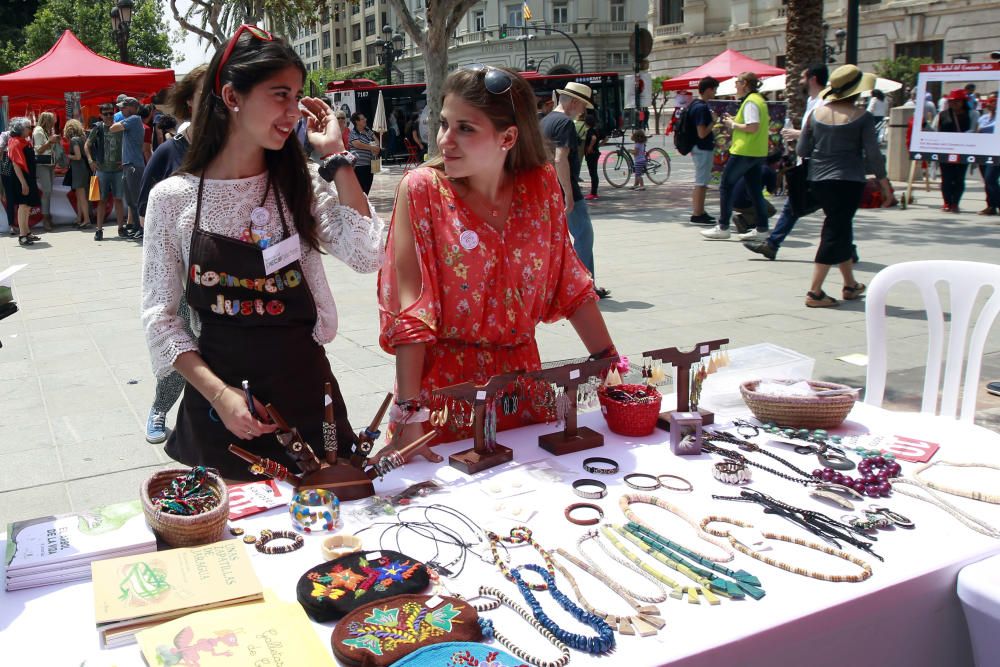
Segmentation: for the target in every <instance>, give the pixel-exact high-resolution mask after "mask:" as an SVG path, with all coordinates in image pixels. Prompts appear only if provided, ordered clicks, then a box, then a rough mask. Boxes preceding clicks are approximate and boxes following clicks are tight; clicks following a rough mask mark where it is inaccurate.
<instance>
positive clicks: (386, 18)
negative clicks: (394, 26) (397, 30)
mask: <svg viewBox="0 0 1000 667" xmlns="http://www.w3.org/2000/svg"><path fill="white" fill-rule="evenodd" d="M387 25H389V14H388V12H382V27H383V28H384V27H385V26H387Z"/></svg>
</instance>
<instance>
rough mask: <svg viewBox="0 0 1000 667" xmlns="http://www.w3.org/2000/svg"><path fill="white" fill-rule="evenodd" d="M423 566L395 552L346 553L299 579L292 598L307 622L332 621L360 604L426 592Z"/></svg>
mask: <svg viewBox="0 0 1000 667" xmlns="http://www.w3.org/2000/svg"><path fill="white" fill-rule="evenodd" d="M429 583H430V577H428V576H427V568H426V567H425V566H424V564H423V563H421V562H420V561H418V560H416V559H415V558H410V557H409V556H406V555H404V554H401V553H399V552H398V551H385V550H383V551H367V552H364V551H362V552H359V553H353V554H348V555H346V556H341V557H340V558H335V559H334V560H331V561H329V562H327V563H322V564H320V565H317V566H315V567H313V568H310V569H309V570H307V571H306V573H305V574H303V575H302V576H301V577H299V582H298V584H297V585H296V586H295V594H296V598H297V599H298V601H299V604H301V605H302V607H303V609H305V610H306V613H307V614H308V615H309V617H310V618H311V619H313V620H314V621H317V622H319V623H323V622H325V621H333V620H336V619H338V618H341V617H342V616H344V614H347V613H348V612H350V611H352V610H354V609H357V608H358V607H360V606H361V605H367V604H370V603H373V602H378V601H380V600H384V599H385V598H388V597H392V596H394V595H403V594H404V593H419V592H421V591H424V590H426V589H427V585H428V584H429Z"/></svg>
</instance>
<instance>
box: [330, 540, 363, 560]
mask: <svg viewBox="0 0 1000 667" xmlns="http://www.w3.org/2000/svg"><path fill="white" fill-rule="evenodd" d="M320 548H322V550H323V558H325V559H327V560H333V559H335V558H340V557H341V556H346V555H347V554H353V553H355V552H358V551H361V538H360V537H357V536H356V535H332V536H330V537H328V538H326V539H325V540H323V544H322V545H320Z"/></svg>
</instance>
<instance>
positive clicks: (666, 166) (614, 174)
mask: <svg viewBox="0 0 1000 667" xmlns="http://www.w3.org/2000/svg"><path fill="white" fill-rule="evenodd" d="M611 136H612V137H620V138H621V141H619V142H618V143H617V144H615V145H617V148H616V149H615V152H614V153H610V154H608V155H606V156H604V178H605V179H606V180H607V181H608V183H610V184H611V185H612V187H616V188H623V187H625V186H626V185H628V183H629V181H630V180H632V176H633V175H634V174H635V160H634V158H633V157H632V152H631V151H629V149H627V148H625V133H624V132H623V131H621V130H615V131H614V132H612V133H611ZM643 178H648V179H649V180H650V181H651V182H652V183H655V184H656V185H663V184H664V183H666V182H667V179H669V178H670V156H669V155H667V152H666V151H665V150H663V149H662V148H650V149H649V150H647V151H646V171H645V172H644V173H643Z"/></svg>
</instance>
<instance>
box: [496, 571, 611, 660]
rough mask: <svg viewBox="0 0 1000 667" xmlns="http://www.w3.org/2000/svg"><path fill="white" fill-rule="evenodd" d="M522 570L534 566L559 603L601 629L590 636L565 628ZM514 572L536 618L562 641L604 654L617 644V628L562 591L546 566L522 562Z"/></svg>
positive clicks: (581, 619)
mask: <svg viewBox="0 0 1000 667" xmlns="http://www.w3.org/2000/svg"><path fill="white" fill-rule="evenodd" d="M521 570H531V571H532V572H535V573H536V574H539V575H541V577H542V579H543V580H544V581H545V588H544V589H543V590H547V591H548V592H549V594H550V595H551V596H552V597H553V599H555V601H556V602H558V603H559V606H560V607H562V608H563V609H565V610H566V611H568V612H569V613H570V614H571V615H572V616H573V617H574V618H576V620H578V621H580V622H581V623H583V624H584V625H588V626H590V627H591V628H593V629H594V631H595V632H597V635H596V636H591V637H587V636H585V635H581V634H577V633H575V632H570V631H568V630H563V629H562V628H560V627H559V626H558V625H557V624H556V622H555V621H553V620H552V619H551V618H549V616H548V615H547V614H546V613H545V611H544V610H543V609H542V605H541V603H539V602H538V598H536V597H535V594H534V593H532V590H533V589H532V586H530V585H529V584H527V583H525V581H524V579H523V578H522V577H521ZM510 575H511V577H512V578H513V580H514V583H515V584H517V590H519V591H520V592H521V595H522V596H523V597H524V601H525V602H527V603H528V606H529V607H531V613H532V614H534V616H535V620H537V621H538V622H539V623H541V624H542V627H544V628H545V629H546V630H548V631H549V632H551V633H552V634H553V635H555V636H556V638H558V639H559V640H560V641H562V642H563V643H564V644H566V645H567V646H571V647H572V648H575V649H576V650H578V651H584V652H586V653H590V654H591V655H600V654H602V653H607V652H608V651H610V650H611V649H613V648H614V647H615V632H614V630H612V629H611V626H610V625H608V623H607V622H606V621H605V620H604V619H602V618H601V617H600V616H598V615H596V614H591V613H590V612H588V611H587V610H585V609H583V608H581V607H580V606H578V605H577V604H576V603H575V602H573V601H572V600H571V599H570V598H569V596H567V595H566V594H565V593H563V592H561V591H560V590H559V589H558V588H556V580H555V577H554V576H553V575H552V573H551V571H549V570H548V569H546V568H542V567H541V566H539V565H535V564H533V563H529V564H528V565H522V566H521V567H516V568H514V569H513V570H511V571H510Z"/></svg>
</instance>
